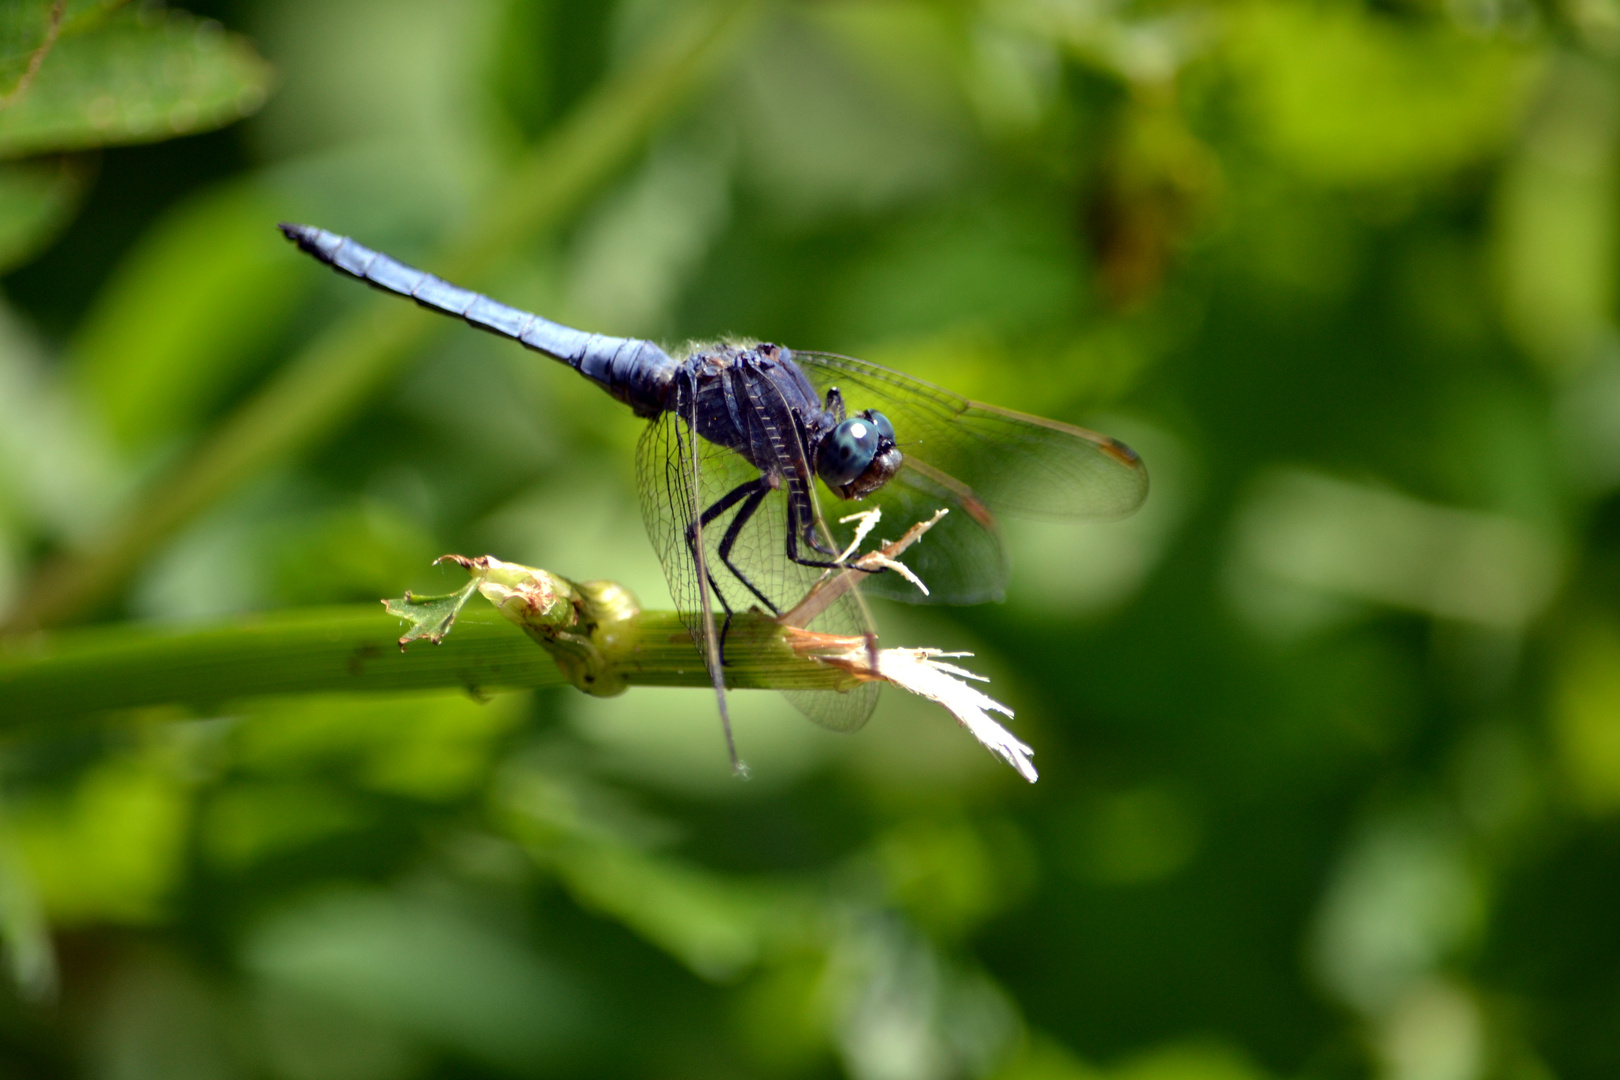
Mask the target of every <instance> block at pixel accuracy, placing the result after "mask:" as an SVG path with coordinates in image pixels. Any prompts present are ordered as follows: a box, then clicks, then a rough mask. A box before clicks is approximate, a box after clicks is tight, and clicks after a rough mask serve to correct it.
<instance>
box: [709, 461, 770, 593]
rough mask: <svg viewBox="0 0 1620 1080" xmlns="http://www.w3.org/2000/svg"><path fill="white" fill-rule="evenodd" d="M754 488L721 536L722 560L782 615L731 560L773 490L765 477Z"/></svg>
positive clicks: (720, 550)
mask: <svg viewBox="0 0 1620 1080" xmlns="http://www.w3.org/2000/svg"><path fill="white" fill-rule="evenodd" d="M753 488H754V491H753V493H752V494H750V495H749V496H748V498H747V499H746V500H744V502H743V504H742V505H741V506H739V507H738V508H737V513H736V516H734V517H733V518H732V519H731V525H730V526H729V527H727V529H726V535H725V536H723V537H721V538H720V548H719V552H720V561H721V562H723V563H725V564H726V569H727V570H730V571H731V574H732V576H733V577H735V578H736V579H737V580H738V581H740V582H742V583H743V585H744V586H745V587H747V589H748V591H749V592H751V593H753V594H754V595H755V596H756V597H758V598H759V602H760V603H762V604H764V605H765V606H766V607H767V608H768V609H770V613H771V614H772V615H780V614H782V610H781V609H780V608H778V607H777V606H776V605H775V604H773V603H772V602H771V598H770V597H768V596H766V595H765V594H764V593H762V592H760V591H759V587H758V586H756V585H755V584H754V583H753V582H752V581H750V580H749V579H748V575H747V574H745V573H743V572H742V570H741V569H740V568H739V567H738V566H737V565H736V564H735V563H733V562H732V561H731V549H732V548H734V547H736V546H737V539H738V538H739V537H740V536H742V531H743V527H744V526H746V525H747V524H748V521H749V519H750V518H752V517H753V516H754V514H755V512H756V511H758V510H759V504H760V503H762V502H764V501H765V496H767V495H769V494H770V493H771V490H772V489H771V485H770V482H769V481H768V480H766V479H765V478H764V477H760V478H759V480H758V481H756V482H755V483H754V484H753ZM705 516H707V515H705ZM710 580H711V581H712V580H713V579H712V578H711V579H710Z"/></svg>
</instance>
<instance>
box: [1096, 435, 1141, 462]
mask: <svg viewBox="0 0 1620 1080" xmlns="http://www.w3.org/2000/svg"><path fill="white" fill-rule="evenodd" d="M1097 449H1099V450H1101V451H1102V452H1103V453H1105V454H1107V455H1108V456H1109V457H1111V458H1113V459H1114V460H1115V461H1117V462H1119V463H1120V464H1121V465H1128V466H1130V467H1131V468H1133V469H1134V468H1138V467H1139V466H1141V464H1142V455H1141V454H1138V453H1137V452H1136V451H1135V450H1132V449H1131V448H1130V447H1128V446H1126V445H1125V444H1124V443H1122V442H1120V441H1119V440H1118V439H1116V438H1113V437H1112V436H1108V435H1105V436H1103V438H1102V440H1101V441H1100V442H1098V443H1097Z"/></svg>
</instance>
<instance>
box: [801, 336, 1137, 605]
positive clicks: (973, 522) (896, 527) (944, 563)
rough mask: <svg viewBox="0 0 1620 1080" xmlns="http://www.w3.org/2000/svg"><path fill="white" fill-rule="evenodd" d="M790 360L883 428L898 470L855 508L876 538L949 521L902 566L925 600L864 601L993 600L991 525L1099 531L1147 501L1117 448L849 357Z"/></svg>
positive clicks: (1126, 450) (995, 537) (910, 590)
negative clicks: (880, 526) (889, 433)
mask: <svg viewBox="0 0 1620 1080" xmlns="http://www.w3.org/2000/svg"><path fill="white" fill-rule="evenodd" d="M793 360H794V361H795V362H796V363H798V365H799V367H800V369H801V370H802V371H803V372H804V373H805V375H806V376H807V377H808V378H809V379H810V381H811V383H812V385H814V386H815V387H816V390H817V391H818V392H819V393H822V394H825V393H826V391H827V390H828V389H829V388H830V387H834V386H836V387H838V389H839V391H840V393H841V394H842V395H843V398H844V403H845V406H846V407H847V408H848V410H849V411H850V412H851V413H855V412H860V411H861V410H863V409H877V410H878V411H880V412H882V413H883V414H885V415H886V416H887V417H888V418H889V420H890V422H891V423H893V425H894V430H895V439H896V441H897V443H898V444H899V447H900V452H901V454H902V455H903V456H904V459H905V460H904V465H903V466H902V467H901V471H900V473H899V475H897V476H896V477H895V478H894V479H892V480H890V481H889V483H888V484H886V485H885V486H884V487H883V488H882V489H880V490H879V491H878V492H876V493H874V494H873V495H871V496H869V497H868V498H867V499H866V500H865V501H864V503H863V504H862V505H863V507H864V506H866V505H876V506H878V507H880V508H882V510H883V520H884V525H885V527H886V528H887V529H888V530H890V531H889V532H888V533H887V534H886V535H890V536H894V535H898V534H899V532H900V531H902V530H904V529H905V528H906V527H907V526H909V525H910V524H912V523H913V522H915V521H917V520H920V519H922V518H925V517H927V516H928V515H929V514H931V513H932V512H933V511H934V510H935V509H938V508H940V507H944V508H948V509H950V510H951V513H950V514H949V515H947V517H946V518H945V520H943V521H941V522H940V523H939V525H937V526H935V528H934V529H933V530H932V531H931V532H929V533H928V535H927V536H926V537H924V539H923V541H922V542H921V543H920V544H918V545H917V546H916V547H914V548H912V549H911V550H910V551H908V552H907V553H906V556H905V562H906V563H907V565H909V566H910V567H911V568H912V569H913V570H915V571H916V572H917V574H918V576H919V577H921V578H922V580H923V582H924V583H925V584H927V586H928V588H929V591H930V595H929V596H927V597H924V596H922V595H921V594H920V593H919V592H918V591H917V590H916V588H915V587H913V586H911V585H909V584H908V583H906V582H905V581H904V580H902V579H900V578H899V577H898V576H897V575H894V574H879V575H876V576H875V577H873V578H870V579H868V580H867V581H866V583H865V584H864V586H863V587H864V588H865V590H866V591H867V593H869V594H872V595H878V596H889V597H892V598H894V599H898V600H907V601H912V602H917V601H933V602H939V603H951V604H964V603H978V602H980V601H983V600H992V599H999V598H1000V597H1001V595H1002V594H1003V592H1004V591H1005V589H1006V583H1007V570H1008V566H1007V557H1006V554H1005V550H1004V548H1003V545H1002V542H1001V538H1000V535H999V533H998V530H997V527H996V520H997V518H998V517H999V516H1002V515H1012V516H1018V517H1037V518H1069V519H1082V520H1083V519H1090V520H1106V519H1110V518H1119V517H1124V516H1125V515H1127V514H1129V513H1131V512H1132V511H1133V510H1135V509H1136V508H1137V507H1138V506H1140V505H1141V504H1142V500H1143V499H1144V498H1146V497H1147V488H1148V477H1147V470H1146V469H1145V468H1144V467H1143V465H1142V461H1141V459H1140V458H1139V457H1137V455H1136V452H1135V451H1133V450H1132V449H1131V448H1130V447H1128V446H1126V445H1125V444H1124V443H1122V442H1120V441H1119V440H1117V439H1112V438H1109V437H1108V436H1106V435H1099V434H1098V433H1096V432H1094V431H1087V430H1086V429H1084V428H1078V427H1074V426H1072V425H1069V424H1061V423H1058V422H1057V421H1055V420H1046V419H1043V418H1041V417H1038V416H1029V415H1026V414H1024V413H1018V412H1013V411H1011V410H1009V409H1000V408H997V407H995V406H993V405H984V404H981V403H979V402H976V401H970V400H968V399H967V398H964V397H961V396H960V395H957V394H953V393H951V392H950V391H948V390H945V389H942V388H940V387H937V386H934V385H932V384H930V383H926V382H923V381H921V380H919V379H913V378H910V377H908V376H905V375H901V374H900V373H899V372H895V371H890V370H889V369H888V368H885V367H882V366H880V365H878V364H872V363H868V362H867V361H864V360H857V359H854V358H852V357H845V356H832V355H829V354H826V353H803V352H795V353H794V354H793ZM839 505H840V506H849V505H850V504H847V503H841V504H839ZM829 509H831V510H834V511H835V513H834V516H835V517H836V516H842V514H841V512H837V507H829Z"/></svg>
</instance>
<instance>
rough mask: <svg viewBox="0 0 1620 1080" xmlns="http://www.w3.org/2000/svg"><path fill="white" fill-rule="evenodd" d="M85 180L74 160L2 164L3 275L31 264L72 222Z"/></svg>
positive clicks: (0, 229)
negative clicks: (34, 257) (58, 233)
mask: <svg viewBox="0 0 1620 1080" xmlns="http://www.w3.org/2000/svg"><path fill="white" fill-rule="evenodd" d="M84 180H85V172H84V169H83V168H82V167H80V166H79V165H78V164H77V163H75V162H73V161H72V160H70V159H63V160H61V161H55V162H45V163H34V162H25V163H0V273H4V272H5V271H7V270H10V269H12V268H13V267H15V266H20V265H21V264H23V263H25V262H27V261H28V260H29V259H30V258H32V257H33V256H34V255H35V254H37V253H38V252H39V251H40V249H42V248H43V247H44V246H45V245H46V244H47V243H49V242H50V241H51V239H52V238H53V237H55V236H56V234H57V232H58V231H60V230H61V228H62V227H63V226H65V225H66V224H67V223H68V221H69V219H70V218H71V217H72V216H73V211H74V210H75V209H76V208H77V207H78V205H79V198H80V196H82V195H83V194H84Z"/></svg>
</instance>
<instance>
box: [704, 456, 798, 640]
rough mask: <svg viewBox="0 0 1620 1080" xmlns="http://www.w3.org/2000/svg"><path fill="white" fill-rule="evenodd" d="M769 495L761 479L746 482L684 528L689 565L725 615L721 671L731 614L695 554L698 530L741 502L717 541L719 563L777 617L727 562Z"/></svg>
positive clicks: (773, 607)
mask: <svg viewBox="0 0 1620 1080" xmlns="http://www.w3.org/2000/svg"><path fill="white" fill-rule="evenodd" d="M770 492H771V486H770V483H769V482H768V481H767V480H766V479H765V478H764V477H760V478H759V479H758V480H749V481H747V482H746V483H742V484H738V485H737V486H736V487H734V488H732V489H731V490H730V491H728V492H726V493H725V494H724V495H722V496H720V498H718V499H716V500H715V501H714V502H713V503H712V504H710V506H709V508H708V509H707V510H705V511H703V513H702V514H700V515H699V516H698V519H697V520H696V521H694V522H692V524H690V525H688V526H687V527H686V547H687V549H688V550H689V551H691V553H692V564H693V565H694V566H696V567H697V568H698V572H699V573H701V574H702V575H703V576H704V577H705V578H706V579H707V580H708V583H709V589H710V590H711V591H712V592H713V593H714V598H715V599H716V600H718V601H719V602H720V607H721V608H722V609H723V610H724V611H725V613H726V617H725V620H724V621H723V622H722V623H721V627H720V643H719V644H720V666H721V667H724V666H725V664H726V635H727V634H728V633H730V631H731V619H732V615H733V612H732V609H731V603H730V601H728V600H727V599H726V594H725V591H724V590H722V589H721V588H720V583H719V582H718V581H716V580H715V579H714V575H713V574H711V573H710V572H709V563H708V559H707V558H706V557H705V556H704V554H703V552H702V551H700V550H698V542H697V540H698V530H699V529H700V528H703V527H704V526H707V525H709V524H710V523H711V522H713V521H714V520H715V519H716V518H718V517H719V516H720V515H721V514H724V513H725V512H726V511H727V510H730V509H731V508H732V507H733V506H735V505H736V504H737V503H738V502H743V505H742V507H741V508H740V509H739V510H738V511H737V516H736V517H735V518H734V519H733V520H732V523H731V525H730V526H729V527H728V528H727V529H726V535H725V536H723V537H721V539H720V548H719V554H720V561H721V562H723V563H725V564H726V569H728V570H730V571H731V572H732V574H733V575H734V576H735V577H736V578H737V580H738V581H740V582H742V583H743V584H744V585H745V586H747V587H748V591H749V592H751V593H753V594H754V595H755V596H757V597H759V599H760V600H761V602H763V603H764V604H765V606H766V607H768V608H770V609H771V613H772V614H777V613H778V611H777V607H776V605H775V604H773V603H771V602H770V600H769V599H767V598H766V596H765V594H764V593H762V592H760V591H759V589H757V588H755V586H754V583H753V582H752V581H749V580H748V576H747V575H746V574H744V573H743V572H742V571H741V570H739V569H738V568H737V567H736V566H734V565H733V564H732V562H731V559H730V555H731V549H732V547H733V546H735V545H736V543H737V538H738V537H739V536H740V535H742V528H743V526H744V525H746V524H747V523H748V519H749V518H751V517H753V515H754V512H755V511H756V510H758V509H759V504H760V503H761V502H763V501H764V499H765V496H766V495H768V494H770ZM743 500H746V501H743Z"/></svg>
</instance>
